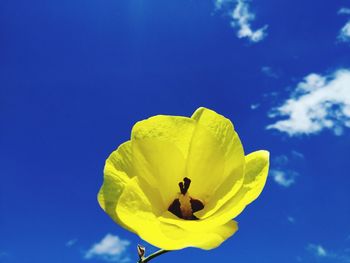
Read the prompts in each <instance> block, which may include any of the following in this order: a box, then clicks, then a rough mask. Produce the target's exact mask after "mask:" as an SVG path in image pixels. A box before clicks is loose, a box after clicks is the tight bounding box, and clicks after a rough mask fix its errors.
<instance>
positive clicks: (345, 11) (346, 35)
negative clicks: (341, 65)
mask: <svg viewBox="0 0 350 263" xmlns="http://www.w3.org/2000/svg"><path fill="white" fill-rule="evenodd" d="M338 14H340V15H350V8H346V7H343V8H341V9H339V11H338ZM338 39H339V40H340V41H342V42H349V41H350V20H348V22H347V23H346V24H345V25H344V26H343V27H342V29H341V30H340V32H339V35H338Z"/></svg>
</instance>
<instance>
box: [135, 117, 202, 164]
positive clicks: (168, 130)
mask: <svg viewBox="0 0 350 263" xmlns="http://www.w3.org/2000/svg"><path fill="white" fill-rule="evenodd" d="M195 125H196V122H195V121H194V120H192V119H190V118H187V117H182V116H167V115H157V116H154V117H151V118H148V119H146V120H142V121H139V122H137V123H136V124H135V125H134V127H133V128H132V131H131V140H139V139H157V140H161V141H168V142H172V143H173V144H174V145H176V147H178V148H179V150H180V151H181V153H182V155H183V157H184V158H185V159H186V158H187V154H188V149H189V146H190V142H191V139H192V135H193V131H194V129H195Z"/></svg>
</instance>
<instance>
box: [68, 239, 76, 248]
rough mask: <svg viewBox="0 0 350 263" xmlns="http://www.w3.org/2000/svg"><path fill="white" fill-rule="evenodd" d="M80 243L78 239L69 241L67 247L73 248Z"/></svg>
mask: <svg viewBox="0 0 350 263" xmlns="http://www.w3.org/2000/svg"><path fill="white" fill-rule="evenodd" d="M77 242H78V239H76V238H75V239H71V240H68V241H67V243H66V247H72V246H74V245H75V244H76V243H77Z"/></svg>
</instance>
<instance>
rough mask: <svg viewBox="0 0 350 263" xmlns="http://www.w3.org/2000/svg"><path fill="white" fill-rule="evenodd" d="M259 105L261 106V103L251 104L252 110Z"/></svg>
mask: <svg viewBox="0 0 350 263" xmlns="http://www.w3.org/2000/svg"><path fill="white" fill-rule="evenodd" d="M259 107H260V103H256V104H252V105H250V109H252V110H256V109H257V108H259Z"/></svg>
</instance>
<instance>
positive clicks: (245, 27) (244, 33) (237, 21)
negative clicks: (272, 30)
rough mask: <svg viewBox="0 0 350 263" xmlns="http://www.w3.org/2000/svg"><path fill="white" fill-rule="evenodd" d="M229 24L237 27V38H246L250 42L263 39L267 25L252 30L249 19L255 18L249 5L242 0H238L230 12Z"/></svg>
mask: <svg viewBox="0 0 350 263" xmlns="http://www.w3.org/2000/svg"><path fill="white" fill-rule="evenodd" d="M232 19H233V21H232V22H231V25H232V26H233V27H238V32H237V36H238V38H248V39H249V40H250V41H252V42H259V41H261V40H263V39H264V38H265V37H266V35H267V33H266V29H267V25H265V26H263V27H261V28H259V29H256V30H253V29H252V27H251V24H250V23H251V21H253V20H254V19H255V14H253V13H251V12H250V10H249V5H248V3H247V2H245V1H244V0H238V1H237V5H236V7H235V9H234V10H233V12H232Z"/></svg>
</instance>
